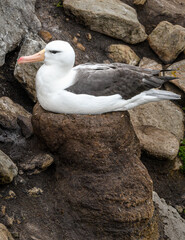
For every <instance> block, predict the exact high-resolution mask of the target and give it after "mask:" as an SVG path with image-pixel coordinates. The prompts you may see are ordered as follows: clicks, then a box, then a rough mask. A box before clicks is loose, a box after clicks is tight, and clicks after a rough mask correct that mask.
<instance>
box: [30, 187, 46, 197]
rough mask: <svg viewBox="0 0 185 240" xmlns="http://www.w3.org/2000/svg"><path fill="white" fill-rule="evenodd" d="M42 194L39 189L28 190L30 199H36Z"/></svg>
mask: <svg viewBox="0 0 185 240" xmlns="http://www.w3.org/2000/svg"><path fill="white" fill-rule="evenodd" d="M42 193H43V190H42V189H41V188H37V187H33V188H31V189H29V190H28V195H29V196H31V197H38V196H39V195H41V194H42Z"/></svg>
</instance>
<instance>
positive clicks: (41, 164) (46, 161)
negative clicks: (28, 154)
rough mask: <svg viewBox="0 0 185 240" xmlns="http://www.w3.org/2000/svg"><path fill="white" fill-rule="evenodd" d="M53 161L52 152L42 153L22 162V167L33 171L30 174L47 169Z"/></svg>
mask: <svg viewBox="0 0 185 240" xmlns="http://www.w3.org/2000/svg"><path fill="white" fill-rule="evenodd" d="M53 162H54V159H53V157H52V156H51V155H50V154H47V153H40V154H38V155H37V156H35V157H33V158H32V159H30V160H29V161H28V162H26V163H23V164H21V165H20V167H21V168H22V169H23V170H24V171H31V173H30V175H32V174H38V173H40V172H42V171H44V170H46V169H47V168H48V167H49V166H50V165H51V164H52V163H53Z"/></svg>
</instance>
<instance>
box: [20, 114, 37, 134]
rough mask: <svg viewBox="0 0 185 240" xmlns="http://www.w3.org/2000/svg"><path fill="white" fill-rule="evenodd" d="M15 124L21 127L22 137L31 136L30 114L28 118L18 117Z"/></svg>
mask: <svg viewBox="0 0 185 240" xmlns="http://www.w3.org/2000/svg"><path fill="white" fill-rule="evenodd" d="M17 123H18V124H19V126H20V127H21V132H22V135H23V136H24V137H25V138H29V137H31V136H32V135H33V127H32V123H31V114H30V117H24V116H20V115H18V117H17Z"/></svg>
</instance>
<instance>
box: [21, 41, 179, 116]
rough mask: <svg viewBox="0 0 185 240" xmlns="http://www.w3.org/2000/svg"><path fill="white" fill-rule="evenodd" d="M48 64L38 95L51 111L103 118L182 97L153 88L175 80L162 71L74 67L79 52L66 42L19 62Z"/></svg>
mask: <svg viewBox="0 0 185 240" xmlns="http://www.w3.org/2000/svg"><path fill="white" fill-rule="evenodd" d="M38 61H44V64H43V65H42V66H41V67H40V69H39V70H38V72H37V75H36V92H37V98H38V101H39V103H40V105H41V106H42V107H43V108H44V109H45V110H47V111H51V112H55V113H67V114H101V113H106V112H113V111H125V110H128V109H131V108H134V107H137V106H139V105H141V104H145V103H148V102H156V101H160V100H167V99H174V100H177V99H180V95H178V94H175V93H173V92H170V91H164V90H157V89H153V88H158V87H161V85H162V84H163V83H165V82H167V81H169V80H172V79H174V78H173V77H168V76H161V75H160V74H161V71H158V70H150V69H143V68H139V67H136V66H131V65H128V64H123V63H111V64H98V63H86V64H80V65H78V66H75V67H74V62H75V52H74V50H73V48H72V47H71V45H70V44H69V43H68V42H65V41H60V40H56V41H52V42H50V43H48V44H47V45H46V47H45V49H44V50H42V51H40V52H38V53H36V54H34V55H31V56H23V57H20V58H19V59H18V64H22V63H29V62H38Z"/></svg>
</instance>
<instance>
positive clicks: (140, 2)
mask: <svg viewBox="0 0 185 240" xmlns="http://www.w3.org/2000/svg"><path fill="white" fill-rule="evenodd" d="M145 2H146V0H135V1H134V4H135V5H144V4H145Z"/></svg>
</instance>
